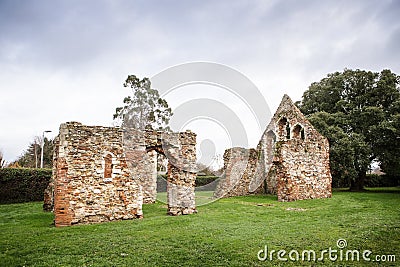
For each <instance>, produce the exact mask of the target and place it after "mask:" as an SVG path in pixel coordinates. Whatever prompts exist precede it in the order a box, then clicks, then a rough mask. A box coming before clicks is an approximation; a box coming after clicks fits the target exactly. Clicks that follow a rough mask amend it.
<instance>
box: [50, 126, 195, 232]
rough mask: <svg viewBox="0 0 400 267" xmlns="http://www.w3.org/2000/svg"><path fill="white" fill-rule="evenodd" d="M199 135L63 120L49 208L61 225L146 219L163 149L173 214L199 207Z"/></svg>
mask: <svg viewBox="0 0 400 267" xmlns="http://www.w3.org/2000/svg"><path fill="white" fill-rule="evenodd" d="M195 146H196V134H195V133H192V132H190V131H187V132H184V133H163V132H157V131H153V130H146V131H144V132H142V131H138V130H133V129H132V130H129V129H128V130H127V129H124V130H122V129H119V128H115V127H101V126H85V125H82V124H81V123H78V122H68V123H63V124H61V126H60V133H59V135H58V137H57V138H56V139H55V152H54V162H53V177H52V179H51V181H50V183H49V186H48V188H47V189H46V192H45V202H44V205H43V208H44V209H45V210H54V213H55V224H56V226H67V225H72V224H81V223H98V222H104V221H113V220H122V219H133V218H141V217H142V216H143V213H142V204H143V203H152V202H155V200H156V194H157V192H156V190H157V153H162V154H165V155H166V156H168V158H169V159H170V164H169V165H170V166H169V170H168V184H169V185H168V187H169V190H168V214H171V215H180V214H191V213H194V212H197V211H196V206H195V197H194V182H195V179H196V173H195V168H193V166H195V162H196V148H195Z"/></svg>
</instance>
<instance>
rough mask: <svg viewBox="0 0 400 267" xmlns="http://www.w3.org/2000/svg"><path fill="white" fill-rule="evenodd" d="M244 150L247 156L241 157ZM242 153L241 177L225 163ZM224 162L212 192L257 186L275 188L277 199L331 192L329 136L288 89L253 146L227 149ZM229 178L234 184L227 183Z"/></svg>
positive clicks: (244, 191)
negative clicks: (298, 105)
mask: <svg viewBox="0 0 400 267" xmlns="http://www.w3.org/2000/svg"><path fill="white" fill-rule="evenodd" d="M235 151H236V152H235ZM238 151H241V152H240V153H238ZM245 151H247V152H245ZM244 153H248V157H243V155H244ZM246 158H248V162H247V163H248V164H247V165H248V167H247V168H246V170H245V171H244V173H243V180H240V178H239V177H238V175H236V174H235V172H233V173H232V171H231V170H230V168H232V167H231V166H235V165H237V162H242V163H241V164H246ZM224 168H225V174H226V175H225V177H223V178H222V179H221V181H220V183H219V184H218V186H217V190H216V193H215V196H216V197H221V196H222V195H224V197H229V196H239V195H248V194H253V193H260V192H267V193H271V194H275V195H277V196H278V200H279V201H295V200H302V199H312V198H326V197H331V184H332V178H331V174H330V167H329V143H328V140H327V139H326V138H325V137H323V136H322V135H321V134H319V133H318V132H317V131H316V130H315V129H314V127H313V126H312V125H311V123H310V122H309V121H308V120H307V119H306V118H305V116H304V115H303V114H302V113H301V112H300V110H299V109H298V108H297V107H296V106H295V105H294V104H293V102H292V100H291V99H290V98H289V97H288V96H287V95H285V96H284V97H283V99H282V102H281V104H280V106H279V107H278V109H277V111H276V113H275V115H274V116H273V118H272V119H271V122H270V123H269V125H268V126H267V128H266V130H265V132H264V134H263V135H262V137H261V140H260V142H259V144H258V146H257V149H256V150H254V149H250V150H249V149H244V148H233V149H228V150H226V151H225V155H224ZM232 174H233V175H232ZM234 183H237V184H236V185H235V186H232V184H234ZM255 186H258V188H257V189H256V190H255V189H254V187H255ZM230 188H231V189H230Z"/></svg>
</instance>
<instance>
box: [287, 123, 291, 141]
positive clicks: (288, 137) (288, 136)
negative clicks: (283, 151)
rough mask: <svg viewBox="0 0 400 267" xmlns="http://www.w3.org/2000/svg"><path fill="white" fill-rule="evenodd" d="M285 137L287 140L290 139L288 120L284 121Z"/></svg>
mask: <svg viewBox="0 0 400 267" xmlns="http://www.w3.org/2000/svg"><path fill="white" fill-rule="evenodd" d="M286 139H287V140H289V139H290V125H289V122H288V123H286Z"/></svg>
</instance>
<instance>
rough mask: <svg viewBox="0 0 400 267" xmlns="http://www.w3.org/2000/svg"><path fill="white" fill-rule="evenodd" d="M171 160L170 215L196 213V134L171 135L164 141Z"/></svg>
mask: <svg viewBox="0 0 400 267" xmlns="http://www.w3.org/2000/svg"><path fill="white" fill-rule="evenodd" d="M163 143H164V144H163V147H164V152H165V153H166V156H167V158H168V160H169V163H168V177H167V200H168V214H169V215H173V216H176V215H186V214H192V213H196V212H197V210H196V203H195V193H194V189H195V180H196V167H195V166H196V134H195V133H192V132H190V131H186V132H184V133H176V134H170V135H169V136H168V137H166V138H164V140H163Z"/></svg>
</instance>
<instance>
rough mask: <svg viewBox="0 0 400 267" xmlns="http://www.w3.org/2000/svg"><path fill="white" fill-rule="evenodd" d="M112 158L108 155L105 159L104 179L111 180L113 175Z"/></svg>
mask: <svg viewBox="0 0 400 267" xmlns="http://www.w3.org/2000/svg"><path fill="white" fill-rule="evenodd" d="M112 169H113V164H112V156H111V155H110V154H108V155H107V156H105V157H104V178H111V175H112Z"/></svg>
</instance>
